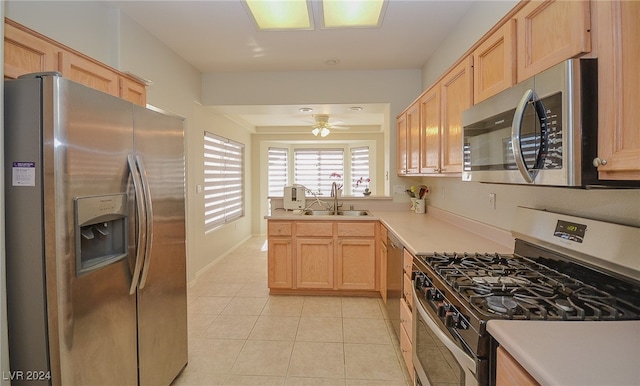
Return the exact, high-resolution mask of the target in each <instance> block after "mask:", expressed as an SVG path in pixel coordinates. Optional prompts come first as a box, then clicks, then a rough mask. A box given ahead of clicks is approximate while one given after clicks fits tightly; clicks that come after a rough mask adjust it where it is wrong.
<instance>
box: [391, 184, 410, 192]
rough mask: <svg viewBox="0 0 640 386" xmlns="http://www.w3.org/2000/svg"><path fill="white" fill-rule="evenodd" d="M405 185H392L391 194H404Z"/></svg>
mask: <svg viewBox="0 0 640 386" xmlns="http://www.w3.org/2000/svg"><path fill="white" fill-rule="evenodd" d="M405 190H407V187H406V186H404V185H393V194H404V193H405Z"/></svg>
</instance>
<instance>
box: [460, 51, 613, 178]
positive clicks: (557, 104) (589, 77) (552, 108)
mask: <svg viewBox="0 0 640 386" xmlns="http://www.w3.org/2000/svg"><path fill="white" fill-rule="evenodd" d="M597 85H598V73H597V59H571V60H567V61H565V62H563V63H560V64H558V65H556V66H554V67H551V68H550V69H548V70H546V71H543V72H542V73H540V74H538V75H535V76H534V77H532V78H529V79H527V80H525V81H523V82H521V83H518V84H517V85H515V86H513V87H511V88H509V89H507V90H505V91H503V92H501V93H499V94H497V95H495V96H493V97H491V98H489V99H487V100H485V101H482V102H480V103H478V104H476V105H475V106H473V107H471V108H470V109H468V110H466V111H465V112H464V113H463V115H462V123H463V170H462V179H463V181H479V182H494V183H508V184H530V185H552V186H574V187H583V186H587V185H591V184H594V185H598V184H601V183H600V182H599V181H598V179H597V169H596V167H594V166H593V165H592V160H593V159H594V158H595V157H596V153H597V140H598V134H597V128H598V97H597Z"/></svg>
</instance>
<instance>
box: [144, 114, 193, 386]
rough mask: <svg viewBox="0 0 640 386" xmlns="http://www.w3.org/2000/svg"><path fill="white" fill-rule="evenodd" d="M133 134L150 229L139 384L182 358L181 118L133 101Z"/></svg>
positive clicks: (159, 380)
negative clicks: (145, 107) (137, 104)
mask: <svg viewBox="0 0 640 386" xmlns="http://www.w3.org/2000/svg"><path fill="white" fill-rule="evenodd" d="M134 137H135V140H134V143H135V154H136V161H137V162H139V167H140V169H141V170H142V173H141V174H142V180H143V183H142V185H143V186H145V189H148V191H146V192H145V195H146V196H147V197H148V198H150V200H151V201H150V204H149V203H148V202H147V209H148V210H149V212H148V213H147V221H148V227H147V228H148V229H149V231H150V232H152V234H150V235H149V237H150V238H149V239H148V241H150V242H149V243H148V245H149V247H148V248H147V249H146V257H145V261H144V266H143V268H142V274H141V277H140V282H139V285H138V360H139V371H140V384H141V385H168V384H170V383H171V382H172V381H173V379H174V378H175V377H176V376H177V375H178V374H179V373H180V371H181V370H182V369H183V368H184V367H185V366H186V364H187V288H186V251H185V201H184V197H185V166H184V165H185V163H184V145H183V143H184V142H183V127H182V119H179V118H175V117H169V116H166V115H164V114H160V113H158V112H155V111H151V110H148V109H144V108H142V107H138V106H134Z"/></svg>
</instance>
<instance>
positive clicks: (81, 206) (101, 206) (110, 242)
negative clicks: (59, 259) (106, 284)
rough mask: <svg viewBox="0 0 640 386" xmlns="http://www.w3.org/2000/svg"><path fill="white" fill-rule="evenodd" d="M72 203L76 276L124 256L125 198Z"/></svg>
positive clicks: (113, 196) (80, 199)
mask: <svg viewBox="0 0 640 386" xmlns="http://www.w3.org/2000/svg"><path fill="white" fill-rule="evenodd" d="M74 203H75V205H74V206H75V244H76V275H77V276H81V275H84V274H87V273H89V272H91V271H94V270H96V269H99V268H102V267H104V266H106V265H109V264H111V263H114V262H116V261H119V260H121V259H123V258H124V257H126V256H127V246H128V244H129V243H128V234H129V233H128V210H127V195H126V194H125V193H122V194H110V195H105V196H90V197H77V198H76V199H75V200H74Z"/></svg>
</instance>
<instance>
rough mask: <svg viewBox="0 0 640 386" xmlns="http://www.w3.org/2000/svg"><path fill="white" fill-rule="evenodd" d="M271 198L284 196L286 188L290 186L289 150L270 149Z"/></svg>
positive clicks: (269, 182)
mask: <svg viewBox="0 0 640 386" xmlns="http://www.w3.org/2000/svg"><path fill="white" fill-rule="evenodd" d="M268 154H269V174H268V177H267V179H268V184H269V196H282V195H283V194H284V187H285V186H287V185H288V174H289V151H288V150H287V149H283V148H278V147H270V148H269V152H268Z"/></svg>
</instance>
